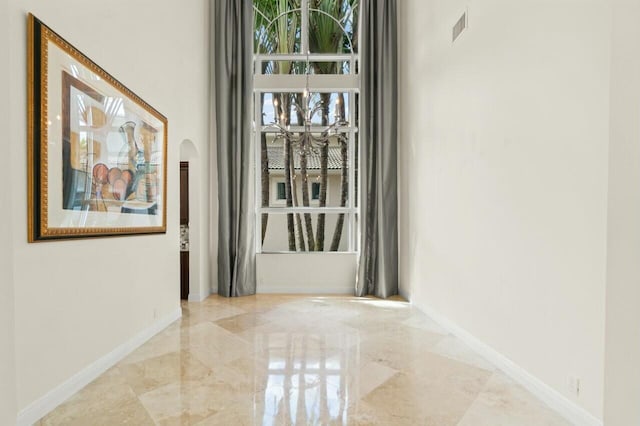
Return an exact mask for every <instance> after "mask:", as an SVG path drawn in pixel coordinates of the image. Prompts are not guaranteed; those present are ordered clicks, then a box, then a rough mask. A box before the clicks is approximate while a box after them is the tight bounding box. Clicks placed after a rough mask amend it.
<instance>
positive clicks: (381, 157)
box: [356, 0, 398, 298]
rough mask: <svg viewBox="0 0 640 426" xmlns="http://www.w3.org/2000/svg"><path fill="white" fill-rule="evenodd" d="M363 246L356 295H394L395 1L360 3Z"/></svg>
mask: <svg viewBox="0 0 640 426" xmlns="http://www.w3.org/2000/svg"><path fill="white" fill-rule="evenodd" d="M361 13H362V29H361V40H360V48H361V51H360V55H361V58H362V59H361V60H362V68H361V70H362V76H361V78H362V91H361V97H362V111H361V115H360V116H361V120H362V130H361V139H360V140H361V144H362V148H361V149H362V151H361V152H362V159H361V162H360V170H361V171H360V176H361V179H362V189H363V191H362V192H363V193H362V194H361V200H360V203H361V204H360V205H361V212H362V227H363V228H362V231H363V232H362V241H361V247H360V253H361V254H360V260H359V264H358V277H357V281H356V295H358V296H364V295H375V296H378V297H383V298H386V297H389V296H393V295H395V294H398V189H397V188H398V186H397V181H398V179H397V109H398V98H397V89H396V88H397V80H398V78H397V22H396V19H397V16H396V1H395V0H364V1H363V2H362V12H361Z"/></svg>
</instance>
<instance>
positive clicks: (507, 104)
mask: <svg viewBox="0 0 640 426" xmlns="http://www.w3.org/2000/svg"><path fill="white" fill-rule="evenodd" d="M400 3H401V5H400V6H401V19H402V21H401V22H402V23H403V24H402V25H401V26H400V31H401V45H402V56H401V58H402V59H401V60H402V66H401V110H400V117H401V121H402V122H401V125H400V128H401V129H402V131H401V132H402V133H401V141H402V142H401V144H402V146H401V159H402V165H403V166H402V170H401V191H402V204H401V219H400V220H401V226H402V230H401V253H402V265H401V270H404V272H403V276H402V277H401V278H402V291H403V293H405V294H407V293H408V294H411V300H412V302H413V303H415V304H416V305H417V306H418V307H422V308H429V309H433V310H434V311H436V312H438V313H440V314H441V315H443V316H444V317H446V318H448V319H450V320H451V321H453V322H454V323H455V324H457V325H458V326H459V327H461V328H463V329H465V330H466V331H468V332H469V333H471V334H472V335H473V336H475V337H477V338H478V339H479V340H481V341H482V342H484V343H486V344H487V345H489V346H490V347H492V348H493V349H495V350H497V351H498V352H499V353H501V354H503V355H505V356H506V357H507V358H509V359H511V360H512V361H513V362H515V363H516V364H517V365H519V366H520V367H522V368H524V369H525V370H526V371H528V372H529V373H530V374H532V375H534V376H535V377H537V378H539V379H540V380H542V381H543V382H545V383H546V384H547V385H549V386H551V387H552V388H554V389H555V390H557V391H558V392H560V393H562V394H563V395H564V396H565V397H566V398H568V399H571V400H573V401H574V402H575V403H577V404H578V405H579V406H580V407H583V408H584V409H585V410H586V411H588V412H589V413H591V415H592V416H594V417H595V418H602V414H603V409H602V406H603V397H602V395H603V369H602V367H603V363H604V314H605V303H604V298H605V274H606V232H607V173H608V164H607V155H608V138H609V120H608V117H609V64H610V60H609V59H610V58H609V55H610V40H611V37H610V34H611V11H610V7H609V5H608V2H607V1H606V0H588V1H581V2H576V1H573V0H553V1H551V0H523V1H517V2H514V1H511V0H470V1H462V0H428V1H424V0H407V1H403V2H400ZM466 6H468V8H469V18H470V20H469V29H468V30H467V31H466V32H465V33H463V34H462V36H461V38H460V39H459V40H458V41H457V42H456V43H455V44H453V45H452V43H451V29H452V27H453V25H454V24H455V22H456V21H457V19H458V18H459V16H460V15H461V14H462V11H463V10H464V8H465V7H466ZM569 376H573V377H577V378H579V379H580V382H581V386H580V395H579V396H575V395H572V394H571V392H569V390H568V385H567V382H568V378H569Z"/></svg>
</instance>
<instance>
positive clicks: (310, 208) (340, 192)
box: [253, 0, 360, 253]
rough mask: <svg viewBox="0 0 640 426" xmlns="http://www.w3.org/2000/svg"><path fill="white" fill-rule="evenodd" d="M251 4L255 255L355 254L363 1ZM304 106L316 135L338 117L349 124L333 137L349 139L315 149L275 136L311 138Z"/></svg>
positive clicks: (330, 141) (332, 139)
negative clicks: (281, 129)
mask: <svg viewBox="0 0 640 426" xmlns="http://www.w3.org/2000/svg"><path fill="white" fill-rule="evenodd" d="M253 5H254V36H255V38H254V47H255V61H254V65H255V66H254V70H255V71H254V72H255V75H254V100H255V137H256V141H259V142H260V143H257V144H256V146H257V150H256V164H257V167H258V168H259V171H258V173H256V199H257V201H258V202H257V203H256V205H257V206H258V211H257V213H258V214H257V215H256V217H257V220H258V223H256V232H257V235H259V236H260V238H257V251H258V252H263V253H265V252H312V251H314V252H325V251H334V252H335V251H340V252H356V251H358V238H357V237H358V226H357V222H358V221H357V218H358V204H357V194H358V191H357V190H358V179H357V170H358V167H357V160H358V118H359V117H358V93H359V89H360V78H359V75H358V62H359V55H358V16H359V14H358V11H359V1H358V0H254V1H253ZM307 89H308V90H309V93H307ZM305 101H308V103H310V104H312V105H314V106H315V105H318V106H319V108H318V113H317V114H315V115H314V116H313V117H312V119H311V127H310V128H311V130H310V131H311V132H312V133H313V134H317V135H318V136H320V135H321V134H322V133H323V132H324V131H325V130H326V128H327V127H328V126H329V124H330V123H332V122H335V121H337V120H340V121H341V122H344V123H348V125H345V126H341V127H340V128H339V130H337V131H339V132H340V135H342V136H344V137H337V136H335V137H330V138H329V139H328V141H327V142H326V143H323V144H320V145H318V146H315V147H314V148H313V149H311V150H303V149H300V147H299V146H296V144H295V141H293V140H290V139H287V138H284V139H282V138H277V137H276V133H277V129H276V128H275V127H274V126H270V124H272V123H279V124H281V125H282V126H287V128H288V129H290V131H291V132H292V133H294V134H295V133H296V132H303V131H305V128H304V126H303V125H304V122H305V117H303V114H302V113H301V111H300V109H299V108H298V109H297V108H295V105H298V106H300V105H303V103H304V102H305ZM274 182H278V183H277V184H276V185H274V184H273V183H274ZM273 189H275V190H276V191H277V194H270V191H271V190H273ZM273 195H275V197H274V196H273ZM281 197H282V198H281ZM273 200H285V202H284V203H282V201H280V203H277V202H273Z"/></svg>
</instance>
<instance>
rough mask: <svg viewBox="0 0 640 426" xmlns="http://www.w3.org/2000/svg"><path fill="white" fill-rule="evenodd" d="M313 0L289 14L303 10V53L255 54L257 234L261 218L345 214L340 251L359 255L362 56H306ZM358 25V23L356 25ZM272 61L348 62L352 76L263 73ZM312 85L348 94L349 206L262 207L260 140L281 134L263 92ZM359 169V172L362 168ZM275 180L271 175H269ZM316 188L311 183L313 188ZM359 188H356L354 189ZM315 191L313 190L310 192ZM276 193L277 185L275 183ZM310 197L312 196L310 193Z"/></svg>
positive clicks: (299, 128)
mask: <svg viewBox="0 0 640 426" xmlns="http://www.w3.org/2000/svg"><path fill="white" fill-rule="evenodd" d="M308 4H309V0H301V5H300V8H296V9H291V10H290V11H288V13H296V12H298V11H299V12H301V16H302V19H301V22H300V25H301V35H300V37H301V49H300V53H288V54H277V53H276V54H268V53H256V52H254V60H253V64H254V76H253V100H254V147H255V148H254V151H255V152H254V155H255V169H254V170H255V191H254V192H255V206H256V211H255V213H256V214H255V217H256V220H255V231H256V235H258V236H259V235H261V233H262V223H261V221H262V215H263V214H269V215H286V214H292V213H293V214H296V213H310V214H318V213H325V214H327V215H331V214H341V213H344V214H345V224H344V225H343V226H345V228H343V232H345V231H346V233H347V242H348V243H347V249H346V250H342V251H338V252H337V253H358V252H359V244H358V242H359V240H360V234H361V230H360V229H359V226H358V223H359V221H358V217H359V215H360V208H359V203H358V200H357V199H356V195H357V194H360V193H361V189H360V183H361V179H359V178H358V179H356V168H357V167H356V164H357V163H356V159H360V158H361V155H360V152H356V146H357V147H358V151H360V147H361V143H360V132H359V124H360V123H358V122H357V120H356V119H358V120H361V119H362V117H357V116H356V111H361V108H360V96H359V95H360V90H361V82H360V74H359V72H358V71H359V66H360V54H359V52H353V51H352V52H350V53H341V54H325V53H303V52H308V46H309V11H316V10H315V9H308ZM358 26H360V23H358ZM270 61H295V62H301V61H305V62H307V61H308V62H309V63H313V62H348V65H349V73H348V74H262V68H263V67H262V63H263V62H270ZM307 87H308V89H309V91H310V92H311V93H340V92H342V93H348V94H349V96H348V103H349V108H348V117H347V121H348V122H349V125H348V126H344V127H343V128H340V129H339V131H340V132H341V133H347V134H348V141H349V142H348V147H347V149H348V153H347V162H348V166H347V170H348V196H347V203H346V206H345V207H319V206H318V203H319V200H318V199H310V204H311V206H309V207H300V206H297V207H286V206H284V207H283V206H279V205H280V204H281V203H282V201H283V200H277V201H276V203H275V205H276V206H275V207H273V206H270V207H262V191H261V187H262V181H261V174H260V168H261V161H262V160H261V153H260V143H259V141H260V138H261V135H262V133H277V132H278V130H277V129H275V128H273V127H270V126H269V124H270V123H267V124H265V125H261V122H262V113H263V110H262V108H263V105H262V104H261V102H260V101H261V98H262V96H261V95H262V94H266V93H287V92H289V93H302V92H303V91H304V90H305V89H306V88H307ZM290 128H291V131H293V132H295V131H303V130H304V128H303V127H302V126H290ZM358 169H359V168H358ZM270 178H271V176H270ZM311 186H312V185H311ZM356 186H357V187H356ZM310 190H311V188H310ZM276 191H277V185H276ZM328 192H329V185H327V193H328ZM310 195H311V194H310ZM270 198H272V199H274V200H276V199H277V194H276V197H273V196H271V195H270ZM255 241H256V243H255V251H256V253H257V254H270V253H276V254H302V253H312V254H321V253H323V254H335V253H336V252H330V251H326V250H325V251H322V252H315V251H314V252H308V251H295V252H293V251H271V250H270V251H264V250H263V247H262V241H261V238H256V239H255Z"/></svg>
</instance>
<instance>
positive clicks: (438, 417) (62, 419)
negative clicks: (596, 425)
mask: <svg viewBox="0 0 640 426" xmlns="http://www.w3.org/2000/svg"><path fill="white" fill-rule="evenodd" d="M182 306H183V312H184V316H183V318H182V320H180V321H177V322H176V323H174V324H172V325H171V326H170V327H168V328H167V329H165V330H164V331H163V332H161V333H159V334H158V335H156V336H155V337H154V338H152V339H150V340H149V341H148V342H147V343H145V344H144V345H142V347H140V348H139V349H138V350H136V351H134V352H133V353H132V354H130V355H129V356H128V357H126V358H125V359H124V360H123V361H122V362H120V363H119V364H118V365H117V366H116V367H114V368H112V369H111V370H109V371H108V372H107V373H105V374H104V375H102V376H101V377H100V378H98V379H97V380H96V381H94V382H93V383H91V384H90V385H88V386H87V387H86V388H85V389H83V390H82V391H80V392H78V393H77V394H76V395H75V396H73V397H72V398H71V399H69V400H68V401H67V402H65V403H64V404H62V405H61V406H59V407H58V408H57V409H56V410H54V411H53V412H52V413H50V414H49V415H48V416H46V417H45V418H43V419H42V420H41V421H40V423H39V424H42V425H116V424H132V425H136V426H137V425H143V426H144V425H153V424H156V425H198V426H209V425H225V426H226V425H234V426H235V425H239V426H242V425H247V426H249V425H251V426H253V425H313V424H321V425H342V424H350V425H393V426H398V425H399V426H402V425H434V426H436V425H437V426H447V425H455V424H458V423H460V424H461V425H462V426H470V425H471V426H489V425H491V426H507V425H508V426H511V425H518V426H528V425H549V426H556V425H558V426H559V425H565V424H566V423H565V422H564V421H563V420H562V418H561V417H560V416H558V415H557V414H556V413H554V412H553V411H551V410H550V409H549V408H547V407H546V406H545V405H544V404H542V403H541V402H540V401H538V400H537V399H536V398H534V397H533V396H532V395H531V394H529V393H528V392H526V391H525V390H524V389H522V388H521V387H519V386H517V385H515V384H514V383H513V382H511V381H510V380H508V379H507V378H506V377H504V375H502V373H499V372H496V370H495V368H494V367H493V366H491V365H490V364H488V363H487V362H486V361H484V360H483V359H482V358H480V357H479V356H478V355H477V354H475V353H474V352H473V351H471V350H470V349H469V348H468V347H466V346H465V345H463V344H462V342H461V341H459V340H458V339H457V338H455V337H453V336H451V335H449V334H447V333H446V331H444V330H442V329H441V328H440V327H439V326H438V325H437V324H436V323H435V322H433V321H432V320H431V319H430V318H428V317H427V316H425V315H424V314H422V313H421V312H419V311H416V310H415V309H414V308H412V307H411V305H410V304H408V303H407V302H405V301H403V300H402V299H401V298H393V299H390V300H389V299H388V300H380V299H375V298H354V297H345V296H286V295H285V296H283V295H258V296H250V297H241V298H223V297H218V296H212V297H210V298H208V299H207V300H205V301H203V302H201V303H183V305H182Z"/></svg>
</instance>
